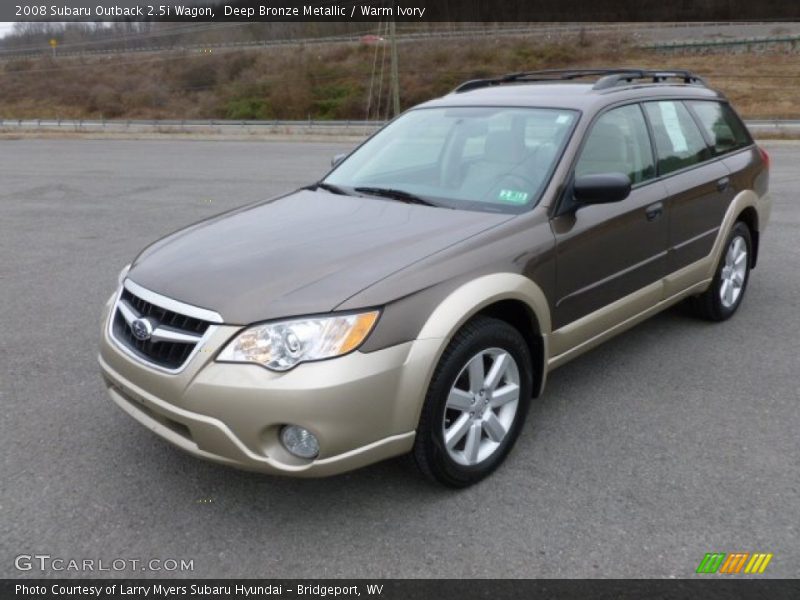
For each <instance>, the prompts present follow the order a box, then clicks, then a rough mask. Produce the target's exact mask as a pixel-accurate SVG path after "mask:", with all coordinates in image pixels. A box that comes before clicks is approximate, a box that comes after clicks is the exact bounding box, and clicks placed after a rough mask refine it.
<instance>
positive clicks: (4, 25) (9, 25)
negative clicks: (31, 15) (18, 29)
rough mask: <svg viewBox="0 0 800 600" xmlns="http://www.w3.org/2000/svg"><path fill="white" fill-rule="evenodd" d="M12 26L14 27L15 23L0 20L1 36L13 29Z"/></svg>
mask: <svg viewBox="0 0 800 600" xmlns="http://www.w3.org/2000/svg"><path fill="white" fill-rule="evenodd" d="M12 27H14V24H13V23H4V22H2V21H0V37H3V36H4V35H5V34H7V33H8V32H9V31H11V28H12Z"/></svg>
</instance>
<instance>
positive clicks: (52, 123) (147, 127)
mask: <svg viewBox="0 0 800 600" xmlns="http://www.w3.org/2000/svg"><path fill="white" fill-rule="evenodd" d="M745 123H746V125H747V127H748V128H749V129H750V130H751V131H752V132H753V133H755V134H759V133H761V134H763V133H786V134H800V119H749V120H747V121H745ZM384 124H385V122H384V121H359V120H344V121H318V120H306V121H288V120H280V119H276V120H271V121H247V120H244V121H232V120H224V119H209V120H181V119H166V120H153V119H129V120H120V119H115V120H83V119H3V118H0V130H5V131H13V130H29V131H30V130H34V131H36V130H38V131H65V132H69V131H74V132H78V133H92V132H97V133H100V132H107V133H207V134H221V135H225V134H230V135H242V134H248V135H255V134H287V135H296V134H300V135H302V134H319V135H347V136H366V135H369V134H371V133H373V132H375V131H377V130H378V129H379V128H380V127H382V126H383V125H384Z"/></svg>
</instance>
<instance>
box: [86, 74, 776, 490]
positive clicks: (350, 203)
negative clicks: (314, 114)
mask: <svg viewBox="0 0 800 600" xmlns="http://www.w3.org/2000/svg"><path fill="white" fill-rule="evenodd" d="M768 166H769V159H768V156H767V154H766V153H765V152H764V151H763V150H761V149H760V148H759V147H758V146H756V145H755V144H754V143H753V140H752V139H751V137H750V135H749V133H748V132H747V129H746V128H745V126H744V125H743V124H742V121H741V120H740V119H739V117H738V116H737V115H736V113H735V112H734V111H733V109H732V108H731V107H730V105H729V104H728V102H727V101H726V100H725V98H724V96H722V95H721V94H720V93H718V92H715V91H712V90H710V89H709V88H708V87H706V86H705V84H704V83H703V81H702V80H701V79H700V78H698V77H697V76H695V75H693V74H691V73H688V72H685V71H663V72H653V71H643V70H630V69H627V70H626V69H616V70H615V69H605V70H590V71H546V72H532V73H520V74H515V75H510V76H506V77H501V78H497V79H487V80H477V81H470V82H467V83H465V84H462V85H461V86H460V87H459V88H458V89H456V90H455V91H454V92H453V93H451V94H448V95H447V96H444V97H442V98H439V99H437V100H433V101H431V102H427V103H425V104H423V105H421V106H418V107H416V108H414V109H412V110H409V111H407V112H406V113H404V114H403V115H401V116H400V117H399V118H397V119H395V120H394V121H392V122H391V123H390V124H388V125H387V126H386V127H384V128H383V129H382V130H381V131H379V132H378V133H376V134H375V135H374V136H372V137H371V138H370V139H368V140H367V141H366V142H364V143H363V144H362V145H361V146H360V147H358V148H357V149H356V150H354V151H353V152H352V153H351V154H350V155H349V156H347V157H346V158H344V159H343V160H339V161H336V163H335V165H334V168H333V169H332V170H331V172H330V173H329V174H328V175H327V176H326V177H325V178H324V179H322V180H321V181H319V182H318V183H316V184H313V185H311V186H309V187H307V188H303V189H301V190H298V191H295V192H293V193H290V194H287V195H284V196H281V197H278V198H274V199H271V200H267V201H264V202H260V203H257V204H254V205H250V206H246V207H243V208H240V209H237V210H234V211H232V212H229V213H226V214H224V215H221V216H218V217H214V218H212V219H209V220H206V221H203V222H200V223H197V224H195V225H193V226H191V227H188V228H186V229H183V230H181V231H178V232H176V233H173V234H172V235H169V236H167V237H165V238H163V239H161V240H159V241H157V242H155V243H154V244H152V245H151V246H149V247H148V248H146V249H145V250H144V251H143V252H142V253H141V254H140V255H139V256H138V257H137V258H136V260H135V261H134V262H133V264H132V265H131V266H130V267H129V269H125V270H123V272H122V273H121V274H120V278H119V288H118V290H117V291H116V293H115V294H114V295H113V296H112V297H111V298H110V299H109V301H108V305H107V315H106V318H105V320H104V323H105V326H104V329H103V337H102V345H101V351H100V357H99V361H100V365H101V367H102V372H103V376H104V379H105V382H106V385H107V387H108V391H109V393H110V395H111V397H112V399H113V400H114V402H116V403H117V404H118V405H119V406H120V407H121V408H122V409H123V410H125V411H126V412H127V413H128V414H129V415H131V416H132V417H133V418H135V419H136V420H138V421H139V422H141V423H143V424H144V425H146V426H147V427H149V428H150V429H152V430H153V431H155V432H156V433H158V434H159V435H160V436H162V437H163V438H166V439H167V440H169V441H170V442H173V443H174V444H176V445H177V446H179V447H181V448H183V449H184V450H187V451H189V452H191V453H192V454H194V455H196V456H200V457H203V458H208V459H211V460H215V461H219V462H222V463H227V464H230V465H236V466H238V467H243V468H248V469H254V470H259V471H264V472H269V473H278V474H287V475H298V476H300V475H303V476H318V475H330V474H333V473H339V472H342V471H346V470H349V469H354V468H357V467H361V466H363V465H366V464H369V463H373V462H375V461H378V460H382V459H385V458H387V457H390V456H395V455H400V454H405V453H409V452H410V453H412V454H413V456H414V458H415V459H416V462H417V464H418V465H419V467H420V468H421V470H422V471H423V472H424V473H425V474H427V475H428V476H430V477H433V478H434V479H436V480H438V481H440V482H442V483H445V484H448V485H451V486H464V485H468V484H470V483H473V482H475V481H477V480H479V479H480V478H482V477H484V476H485V475H487V474H488V473H490V472H491V471H492V470H493V469H494V468H495V467H497V466H498V465H499V464H500V462H501V461H502V460H503V459H504V458H505V456H506V455H507V454H508V452H509V450H510V449H511V446H512V445H513V443H514V441H515V439H516V438H517V436H518V435H519V433H520V429H521V428H522V425H523V422H524V420H525V415H526V413H527V411H528V405H529V403H530V400H531V398H535V397H537V396H539V395H540V394H541V393H542V391H543V389H544V384H545V379H546V376H547V373H548V372H550V371H552V370H553V369H555V368H556V367H558V366H560V365H563V364H564V363H565V362H567V361H568V360H570V359H572V358H574V357H575V356H577V355H579V354H580V353H582V352H584V351H585V350H588V349H589V348H591V347H593V346H595V345H596V344H598V343H600V342H602V341H604V340H606V339H608V338H609V337H611V336H613V335H615V334H617V333H619V332H621V331H623V330H624V329H626V328H628V327H630V326H632V325H634V324H636V323H638V322H640V321H642V320H643V319H645V318H646V317H649V316H651V315H653V314H655V313H656V312H658V311H660V310H662V309H664V308H666V307H667V306H669V305H671V304H673V303H675V302H677V301H679V300H682V299H690V300H689V302H691V303H693V305H694V308H695V309H696V311H697V312H698V314H699V315H701V316H703V317H705V318H708V319H712V320H717V321H722V320H724V319H727V318H728V317H730V316H731V315H732V314H733V313H734V312H735V311H736V309H737V308H738V307H739V305H740V303H741V302H742V296H743V295H744V291H745V289H746V286H747V282H748V275H749V273H750V269H752V268H753V267H754V266H755V264H756V259H757V256H758V249H759V241H760V238H761V234H762V232H763V230H764V226H765V224H766V222H767V219H768V217H769V211H770V202H769V199H768V195H767V184H768Z"/></svg>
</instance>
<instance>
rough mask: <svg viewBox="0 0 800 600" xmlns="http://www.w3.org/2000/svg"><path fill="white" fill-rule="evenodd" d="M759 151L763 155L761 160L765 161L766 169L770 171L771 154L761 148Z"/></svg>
mask: <svg viewBox="0 0 800 600" xmlns="http://www.w3.org/2000/svg"><path fill="white" fill-rule="evenodd" d="M758 151H759V153H760V154H761V160H763V161H764V168H765V169H769V154H767V151H766V150H764V149H763V148H762V147H761V146H759V147H758Z"/></svg>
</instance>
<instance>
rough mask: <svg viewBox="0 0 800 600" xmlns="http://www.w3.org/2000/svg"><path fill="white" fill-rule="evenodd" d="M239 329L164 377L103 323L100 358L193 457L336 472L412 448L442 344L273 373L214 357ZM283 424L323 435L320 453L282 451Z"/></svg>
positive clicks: (284, 470) (136, 403) (128, 401)
mask: <svg viewBox="0 0 800 600" xmlns="http://www.w3.org/2000/svg"><path fill="white" fill-rule="evenodd" d="M106 319H107V316H106ZM104 321H105V319H104ZM239 330H240V328H239V327H231V326H225V325H222V326H218V327H217V328H216V329H215V331H214V332H213V334H212V335H211V336H210V337H209V339H208V340H207V342H206V343H205V344H204V346H203V347H202V348H201V349H200V351H199V352H197V354H196V355H195V356H194V357H192V358H191V359H190V361H189V363H188V364H187V365H186V367H185V368H184V369H183V370H181V371H180V372H179V373H165V372H162V371H159V370H157V369H154V368H152V367H150V366H148V365H146V364H144V363H142V362H141V361H139V360H137V359H135V358H132V357H131V356H130V355H128V354H127V353H126V352H124V351H123V350H122V349H121V348H120V347H119V345H118V343H117V342H116V341H115V340H112V339H111V338H110V336H109V334H108V327H104V328H103V338H102V342H101V348H100V355H99V357H98V361H99V363H100V368H101V370H102V374H103V379H104V381H105V384H106V387H107V388H108V393H109V395H110V396H111V399H112V400H113V401H114V402H115V403H116V404H117V405H118V406H119V407H120V408H122V409H123V410H124V411H125V412H126V413H128V414H129V415H130V416H132V417H133V418H134V419H136V420H137V421H139V422H140V423H142V424H143V425H145V426H146V427H148V428H149V429H151V430H152V431H154V432H155V433H157V434H158V435H159V436H161V437H162V438H164V439H166V440H167V441H169V442H172V443H173V444H175V445H176V446H178V447H179V448H181V449H183V450H185V451H187V452H189V453H191V454H193V455H195V456H198V457H201V458H205V459H208V460H212V461H215V462H219V463H224V464H229V465H233V466H236V467H239V468H243V469H249V470H255V471H261V472H266V473H273V474H283V475H293V476H308V477H314V476H325V475H333V474H336V473H341V472H344V471H349V470H352V469H356V468H359V467H362V466H364V465H367V464H370V463H374V462H377V461H380V460H383V459H385V458H389V457H391V456H396V455H399V454H404V453H406V452H408V451H409V450H410V449H411V447H412V445H413V442H414V435H415V428H416V424H417V421H418V419H419V412H420V409H421V405H422V401H423V399H424V396H425V391H426V389H427V382H428V380H429V378H430V375H431V370H432V365H434V364H435V363H436V358H437V355H438V351H439V347H440V343H441V340H434V339H426V340H416V341H413V342H408V343H405V344H400V345H398V346H393V347H390V348H386V349H384V350H379V351H376V352H370V353H362V352H353V353H351V354H348V355H346V356H343V357H339V358H336V359H331V360H326V361H321V362H316V363H306V364H302V365H299V366H298V367H296V368H295V369H293V370H291V371H289V372H286V373H275V372H272V371H268V370H267V369H264V368H262V367H260V366H257V365H247V364H241V365H240V364H226V363H217V362H214V356H216V354H217V352H218V351H219V350H220V349H221V348H222V346H223V345H224V344H225V343H226V342H227V341H228V340H230V339H231V337H232V336H233V335H235V334H236V333H237V332H238V331H239ZM286 424H294V425H300V426H302V427H305V428H306V429H308V430H310V431H311V432H313V433H314V434H315V435H316V436H317V438H318V439H319V443H320V455H319V456H318V457H317V458H316V459H313V460H304V459H300V458H297V457H295V456H293V455H291V454H289V453H288V452H287V451H286V450H285V449H284V448H283V446H282V444H281V443H280V439H279V435H280V429H281V427H282V426H283V425H286Z"/></svg>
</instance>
